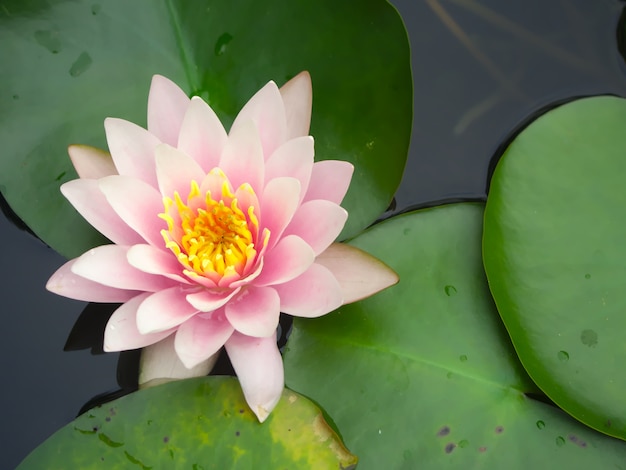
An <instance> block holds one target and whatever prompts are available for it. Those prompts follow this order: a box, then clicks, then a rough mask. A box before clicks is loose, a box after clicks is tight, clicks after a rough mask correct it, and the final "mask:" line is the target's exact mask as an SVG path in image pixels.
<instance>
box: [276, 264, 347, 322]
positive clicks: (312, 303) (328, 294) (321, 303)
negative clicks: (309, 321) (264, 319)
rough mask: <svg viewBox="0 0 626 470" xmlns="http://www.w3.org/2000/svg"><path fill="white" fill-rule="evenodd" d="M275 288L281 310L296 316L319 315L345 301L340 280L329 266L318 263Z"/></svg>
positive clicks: (310, 316)
mask: <svg viewBox="0 0 626 470" xmlns="http://www.w3.org/2000/svg"><path fill="white" fill-rule="evenodd" d="M274 288H275V289H276V290H277V291H278V295H280V309H281V311H283V312H285V313H288V314H290V315H294V316H296V317H309V318H313V317H319V316H321V315H325V314H327V313H328V312H331V311H333V310H335V309H336V308H338V307H339V306H340V305H341V304H342V303H343V297H342V293H341V286H340V285H339V282H337V279H335V276H333V274H332V273H331V272H330V271H329V270H328V269H327V268H325V267H324V266H322V265H320V264H317V263H313V264H312V265H311V267H310V268H309V269H307V270H306V272H305V273H304V274H302V275H301V276H299V277H297V278H295V279H294V280H293V281H289V282H286V283H285V284H280V285H278V286H274Z"/></svg>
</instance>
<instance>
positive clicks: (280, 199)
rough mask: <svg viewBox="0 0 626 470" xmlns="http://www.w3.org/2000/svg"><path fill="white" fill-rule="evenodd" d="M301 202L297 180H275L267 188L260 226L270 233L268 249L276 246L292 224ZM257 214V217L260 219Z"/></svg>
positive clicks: (262, 198)
mask: <svg viewBox="0 0 626 470" xmlns="http://www.w3.org/2000/svg"><path fill="white" fill-rule="evenodd" d="M299 200H300V182H299V181H298V180H297V179H295V178H290V177H287V176H285V177H282V178H274V179H273V180H271V181H270V182H269V183H267V185H266V186H265V190H264V191H263V196H262V197H261V208H262V209H261V217H260V218H259V224H260V226H261V227H262V228H266V229H268V230H269V231H270V241H269V245H268V248H272V247H273V246H275V245H276V243H277V242H278V240H280V237H281V235H282V233H283V231H284V230H285V227H287V225H288V224H289V222H291V219H292V217H293V215H294V213H295V212H296V209H297V208H298V204H299ZM258 215H259V214H258V213H257V217H258Z"/></svg>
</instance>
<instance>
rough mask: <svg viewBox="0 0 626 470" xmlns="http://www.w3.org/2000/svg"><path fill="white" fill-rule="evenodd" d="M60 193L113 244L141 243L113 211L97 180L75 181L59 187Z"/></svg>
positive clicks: (139, 237) (137, 236)
mask: <svg viewBox="0 0 626 470" xmlns="http://www.w3.org/2000/svg"><path fill="white" fill-rule="evenodd" d="M61 192H62V193H63V195H64V196H65V197H66V198H67V200H68V201H70V203H71V204H72V206H74V208H75V209H76V210H77V211H78V213H79V214H80V215H82V216H83V217H84V218H85V220H86V221H87V222H89V223H90V224H91V225H92V226H93V227H94V228H95V229H96V230H97V231H98V232H100V233H102V234H103V235H104V236H105V237H107V238H108V239H109V240H111V241H112V242H113V243H117V244H120V245H133V244H135V243H141V242H142V241H143V239H142V238H141V236H140V235H139V234H138V233H137V232H135V231H134V230H133V229H132V228H130V227H129V226H128V225H127V224H126V222H124V221H123V220H122V219H121V218H120V216H119V215H117V213H116V212H115V211H114V210H113V208H112V207H111V205H110V204H109V202H108V201H107V199H106V197H104V194H103V193H102V191H100V186H99V184H98V181H97V180H92V179H77V180H72V181H68V182H67V183H64V184H63V185H61Z"/></svg>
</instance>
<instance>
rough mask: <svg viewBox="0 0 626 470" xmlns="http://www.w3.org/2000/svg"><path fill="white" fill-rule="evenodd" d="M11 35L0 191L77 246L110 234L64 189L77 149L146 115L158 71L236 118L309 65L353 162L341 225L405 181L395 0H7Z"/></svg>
mask: <svg viewBox="0 0 626 470" xmlns="http://www.w3.org/2000/svg"><path fill="white" fill-rule="evenodd" d="M0 44H2V47H1V48H0V63H2V67H1V68H0V85H1V86H0V89H1V90H2V91H1V92H0V110H1V111H0V124H1V125H0V141H2V149H3V151H2V158H0V191H1V192H2V193H3V194H4V196H5V197H6V198H7V200H8V201H9V203H10V205H11V207H12V208H13V209H14V210H15V212H16V213H17V214H18V215H19V216H20V217H22V218H23V219H24V221H25V222H26V223H27V224H28V225H29V226H30V227H31V229H33V230H34V231H35V232H36V233H37V234H38V235H39V236H40V237H41V238H42V239H43V240H44V241H45V242H47V243H48V244H50V245H51V246H53V247H54V248H56V249H57V250H59V251H60V252H61V253H63V254H64V255H66V256H75V255H78V254H80V253H82V252H83V251H85V249H87V248H89V247H91V246H94V245H98V244H101V243H102V242H103V239H102V237H100V236H98V235H97V234H95V232H94V231H93V229H91V228H90V227H89V226H88V225H87V224H86V222H84V221H82V220H81V218H80V217H79V216H78V214H76V213H75V211H74V210H73V209H72V207H71V206H70V205H69V203H67V202H66V201H65V200H64V199H63V197H62V196H61V194H60V192H59V185H60V184H61V183H63V182H65V181H67V180H70V179H73V178H75V173H74V170H73V169H72V167H71V164H70V160H69V158H68V157H67V152H66V148H67V146H68V144H72V143H82V144H88V145H93V146H96V147H101V148H104V147H105V145H106V143H105V139H104V131H103V125H102V123H103V120H104V118H105V117H107V116H114V117H121V118H124V119H128V120H131V121H133V122H136V123H138V124H141V125H144V124H145V120H146V119H145V112H146V103H147V95H148V87H149V84H150V78H151V76H152V75H153V74H155V73H159V74H162V75H165V76H167V77H169V78H170V79H172V80H174V81H175V82H177V83H178V84H179V85H181V87H182V88H183V89H185V90H186V91H187V92H189V93H190V94H197V95H200V96H202V97H203V98H205V99H206V100H208V102H209V103H210V104H211V106H213V108H214V109H215V110H216V112H217V113H218V115H219V116H220V117H221V118H222V120H223V122H224V123H225V124H226V125H227V126H229V125H230V123H231V122H232V120H233V118H234V116H235V115H236V113H237V112H238V111H239V109H240V108H241V107H242V106H243V104H244V103H245V102H246V101H247V100H248V98H250V97H251V96H252V95H253V94H254V92H255V91H256V90H257V89H259V88H261V86H263V85H264V84H265V83H266V82H267V81H269V80H275V81H276V82H277V83H278V84H279V85H282V84H283V83H284V82H285V81H287V80H288V79H289V78H291V77H293V76H294V75H296V74H297V73H298V72H300V71H302V70H309V71H310V73H311V76H312V80H313V95H314V97H313V117H312V127H311V133H312V135H313V136H314V137H315V138H316V154H317V158H319V159H340V160H347V161H350V162H353V163H354V164H355V165H356V171H355V176H354V178H353V182H352V185H351V189H350V192H349V193H348V196H347V198H346V200H345V203H344V206H345V207H346V209H347V210H348V211H349V213H350V219H349V221H348V224H347V225H346V228H345V230H344V232H343V236H344V237H346V236H349V235H353V234H355V233H358V232H359V231H360V230H362V229H363V228H364V227H365V226H367V225H369V224H370V223H371V222H372V221H373V220H374V219H375V218H376V217H377V216H378V215H379V214H380V213H381V212H382V211H384V210H385V209H386V207H387V206H388V204H389V202H390V201H391V199H392V196H393V194H394V193H395V190H396V188H397V186H398V184H399V182H400V178H401V176H402V171H403V169H404V164H405V161H406V156H407V150H408V144H409V136H410V131H411V118H412V101H413V100H412V79H411V70H410V56H409V44H408V39H407V36H406V30H405V29H404V26H403V24H402V21H401V19H400V17H399V15H398V13H397V11H396V10H395V9H394V8H393V7H392V6H391V5H389V4H388V3H387V2H386V1H384V0H364V1H361V2H359V3H358V4H355V3H354V2H350V1H347V0H310V1H297V2H292V1H290V0H268V1H265V2H258V1H255V0H234V1H233V0H190V1H183V0H160V1H151V0H133V1H132V2H128V1H126V0H108V1H106V2H94V1H93V0H90V1H86V0H76V1H72V2H67V1H62V0H52V1H43V0H33V1H29V2H24V1H22V0H9V1H5V2H3V3H2V8H0ZM359 51H362V52H359ZM364 71H365V72H366V73H364Z"/></svg>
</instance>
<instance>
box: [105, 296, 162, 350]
mask: <svg viewBox="0 0 626 470" xmlns="http://www.w3.org/2000/svg"><path fill="white" fill-rule="evenodd" d="M149 295H150V294H149V293H147V292H146V293H143V294H139V295H138V296H136V297H134V298H133V299H131V300H129V301H128V302H126V303H125V304H123V305H122V306H120V307H119V308H118V309H117V310H116V311H115V312H113V315H112V316H111V318H109V322H108V323H107V326H106V328H105V330H104V350H105V351H109V352H110V351H126V350H128V349H137V348H143V347H144V346H148V345H149V344H154V343H156V342H157V341H161V340H162V339H163V338H166V337H167V336H169V335H171V334H172V333H173V332H174V330H168V331H162V332H160V333H153V334H148V335H142V334H141V333H139V330H137V321H136V318H137V308H139V305H140V304H141V303H142V302H143V301H144V300H145V299H146V298H147V297H148V296H149Z"/></svg>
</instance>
